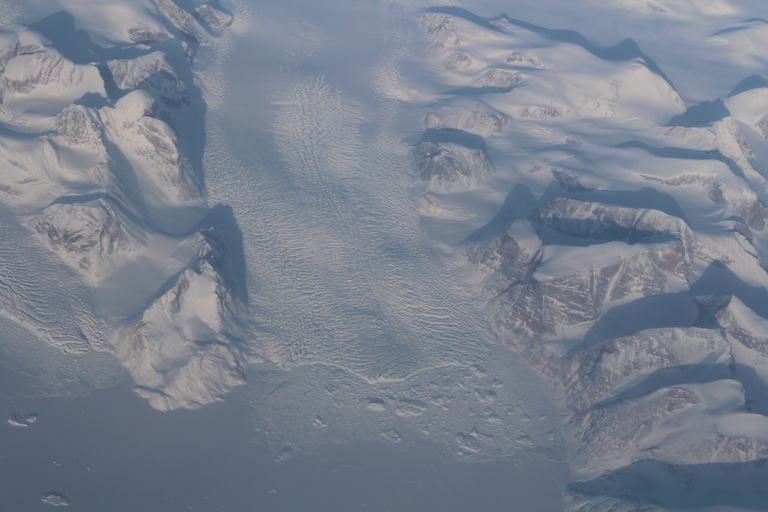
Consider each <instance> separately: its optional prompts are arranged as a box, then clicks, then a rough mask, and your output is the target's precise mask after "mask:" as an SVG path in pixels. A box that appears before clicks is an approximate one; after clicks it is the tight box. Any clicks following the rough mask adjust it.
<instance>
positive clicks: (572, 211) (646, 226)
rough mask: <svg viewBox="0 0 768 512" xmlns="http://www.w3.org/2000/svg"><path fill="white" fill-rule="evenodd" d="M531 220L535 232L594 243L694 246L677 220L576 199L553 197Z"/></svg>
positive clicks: (686, 229) (691, 236) (659, 214)
mask: <svg viewBox="0 0 768 512" xmlns="http://www.w3.org/2000/svg"><path fill="white" fill-rule="evenodd" d="M531 221H532V222H533V224H534V226H536V227H537V228H539V229H546V230H549V231H551V232H553V233H558V234H561V235H565V236H569V237H574V238H581V239H591V240H593V241H595V242H597V241H618V240H622V241H626V242H627V243H629V244H636V243H643V242H654V241H664V240H677V241H679V242H681V243H683V244H685V245H686V246H688V247H692V246H694V245H695V243H696V239H695V236H694V234H693V231H691V229H690V228H689V227H688V225H687V224H686V223H685V222H684V221H683V220H682V219H679V218H677V217H672V216H671V215H667V214H665V213H662V212H660V211H658V210H639V209H635V208H624V207H618V206H607V205H602V204H598V203H590V202H587V201H579V200H577V199H566V198H557V199H553V200H552V201H550V202H548V203H547V204H545V205H544V206H542V207H540V208H538V209H537V210H536V211H535V212H534V213H533V214H532V215H531Z"/></svg>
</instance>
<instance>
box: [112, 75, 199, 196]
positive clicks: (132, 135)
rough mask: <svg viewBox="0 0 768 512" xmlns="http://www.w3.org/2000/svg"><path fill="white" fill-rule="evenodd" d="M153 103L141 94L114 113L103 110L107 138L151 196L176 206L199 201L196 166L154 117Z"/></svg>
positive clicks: (133, 95)
mask: <svg viewBox="0 0 768 512" xmlns="http://www.w3.org/2000/svg"><path fill="white" fill-rule="evenodd" d="M153 103H154V100H153V98H152V97H151V96H149V95H148V94H147V93H146V92H145V91H140V90H139V91H134V92H131V93H129V94H128V95H126V96H124V97H123V98H121V99H120V101H118V102H117V104H116V105H115V108H114V109H103V110H102V120H103V122H104V126H105V129H106V134H107V136H108V137H109V138H110V140H112V141H114V142H115V144H116V145H117V146H118V147H119V148H120V150H121V151H122V153H123V155H124V156H125V157H126V158H127V159H128V161H129V162H130V163H131V164H132V165H133V167H134V170H135V171H136V172H137V173H138V174H139V175H140V178H141V179H142V180H143V182H144V184H143V185H142V184H140V186H143V187H144V189H145V190H146V191H147V194H148V195H150V196H151V195H152V194H156V193H158V192H159V193H161V194H163V195H164V196H165V198H166V199H167V200H169V201H171V202H172V204H179V203H186V202H195V201H198V200H200V198H201V190H200V184H199V183H198V182H197V179H196V178H195V173H194V169H193V167H192V164H191V162H190V161H189V158H187V156H186V155H184V153H183V152H182V151H181V149H180V148H179V144H178V139H177V136H176V134H175V133H174V132H173V131H172V130H171V129H170V127H169V126H168V125H167V124H166V123H164V122H163V121H161V120H159V119H155V118H153V117H151V114H152V109H153ZM150 187H152V189H154V191H153V192H152V191H150Z"/></svg>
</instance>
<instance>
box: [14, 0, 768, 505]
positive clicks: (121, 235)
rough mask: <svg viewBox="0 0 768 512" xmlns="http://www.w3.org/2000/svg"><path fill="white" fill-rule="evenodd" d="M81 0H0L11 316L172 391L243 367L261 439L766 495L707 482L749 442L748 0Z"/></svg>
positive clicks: (754, 269)
mask: <svg viewBox="0 0 768 512" xmlns="http://www.w3.org/2000/svg"><path fill="white" fill-rule="evenodd" d="M330 3H332V2H329V4H330ZM85 4H88V2H80V1H78V0H56V1H55V2H50V1H48V0H46V2H43V1H42V0H34V1H31V2H29V3H28V4H25V5H10V4H9V5H6V4H5V3H2V2H0V16H2V17H3V18H2V20H1V21H2V27H0V28H1V29H2V32H1V33H0V48H2V49H0V123H1V124H0V216H1V217H2V220H3V222H2V223H0V225H1V227H0V233H2V239H1V240H0V254H1V255H2V256H3V257H2V258H0V304H1V309H2V311H0V313H1V314H2V316H3V318H4V319H8V320H10V321H11V322H12V323H13V324H14V325H16V326H19V328H20V329H24V330H25V331H26V332H28V333H30V335H31V336H32V337H34V338H35V339H37V340H38V341H39V343H40V344H44V345H45V346H47V347H51V346H52V347H56V348H57V349H59V350H61V351H62V352H63V353H67V354H93V353H100V354H109V355H110V357H112V358H114V359H115V360H117V361H119V363H120V365H122V366H123V367H124V368H125V369H126V370H127V372H128V373H129V374H130V376H131V378H132V380H133V383H134V389H135V391H136V392H137V393H138V394H139V395H140V396H141V397H144V398H146V399H147V400H148V402H149V404H150V405H151V406H152V407H155V408H156V409H160V410H164V411H165V410H172V409H179V408H198V407H201V406H203V405H205V404H208V403H210V402H214V401H217V400H222V399H224V398H225V396H226V395H227V393H228V392H229V391H230V390H231V389H232V388H234V387H235V386H242V385H246V380H247V379H246V375H247V374H248V372H249V371H252V372H253V374H254V375H256V379H255V380H254V382H251V383H248V386H250V387H249V393H250V395H249V396H250V397H251V398H252V400H251V405H252V406H253V408H254V409H255V411H256V415H255V419H254V421H255V428H256V430H257V431H258V432H259V434H260V435H261V436H263V437H264V438H266V439H267V440H268V441H269V442H270V443H271V444H272V445H273V446H274V447H275V448H276V449H277V450H278V456H277V459H278V461H279V462H285V461H286V460H288V459H289V458H290V457H291V456H292V455H293V454H295V453H299V452H301V451H302V450H307V451H309V450H311V449H313V447H316V446H318V445H322V444H326V443H340V442H343V441H348V440H350V439H377V440H379V441H381V442H384V443H386V444H389V445H392V446H410V445H411V444H410V443H416V442H422V441H424V440H428V441H430V442H433V443H435V444H436V446H439V447H440V448H441V449H443V450H444V451H445V452H446V453H447V454H448V455H449V456H450V457H451V458H452V459H453V460H458V461H466V462H474V461H487V460H492V459H494V458H506V457H515V456H518V455H519V454H521V453H522V454H526V456H531V457H540V458H542V459H544V460H547V461H548V462H552V463H564V462H566V461H567V463H568V464H569V466H570V469H571V479H572V481H571V483H570V485H569V486H568V488H567V489H566V490H565V494H564V500H565V501H564V507H565V508H566V509H568V510H579V511H587V510H590V511H603V510H605V511H609V510H611V511H620V510H627V511H629V510H667V509H668V510H677V509H684V508H690V509H702V510H703V509H707V507H709V506H710V504H709V503H707V499H705V498H701V497H697V493H699V491H701V490H702V489H704V490H707V492H709V493H710V494H711V495H712V496H715V495H717V498H716V499H713V501H712V506H713V507H715V506H722V507H725V508H723V509H722V510H726V509H728V507H732V508H733V507H747V508H750V507H751V508H752V509H755V507H754V506H753V505H754V503H755V502H756V501H758V500H757V498H756V497H754V496H751V495H749V493H748V492H747V493H746V496H745V497H739V498H727V497H723V496H720V494H718V493H720V492H721V491H723V493H725V492H726V491H727V490H728V489H729V488H730V487H732V486H733V485H737V483H734V481H735V480H737V479H735V478H731V477H729V476H727V475H731V474H732V473H728V472H739V473H740V474H741V475H743V481H744V482H746V483H744V482H742V483H741V484H738V485H741V487H738V489H741V490H745V489H748V488H749V486H750V485H752V484H753V483H754V482H756V481H759V478H760V477H761V476H763V473H761V472H760V471H762V470H760V467H761V466H762V465H763V463H764V462H765V460H767V459H768V419H767V418H768V398H766V396H768V395H767V394H766V391H768V306H767V304H768V302H767V301H766V300H767V299H768V271H766V268H765V266H764V263H763V261H764V259H765V257H766V254H767V253H766V251H768V235H766V233H768V227H767V226H766V224H767V221H768V208H767V207H766V204H768V203H767V201H768V167H766V166H765V164H764V163H763V162H765V161H766V159H768V79H766V78H765V77H764V75H765V72H764V67H765V59H764V57H763V55H765V51H766V50H768V37H766V34H765V31H766V25H767V24H766V22H765V21H764V20H763V19H762V18H760V17H759V16H761V13H762V11H763V10H765V8H764V7H761V6H760V5H757V4H755V3H753V2H750V1H748V0H738V1H737V0H733V1H728V0H719V1H717V2H707V3H706V5H705V4H704V3H701V2H698V3H696V2H690V1H686V0H658V1H654V2H646V1H644V0H643V1H631V0H611V1H597V0H595V1H591V0H590V1H587V2H580V3H578V4H579V5H576V4H577V3H575V2H566V1H562V0H547V1H544V2H539V3H538V4H537V5H525V6H523V5H520V3H519V2H518V4H515V3H514V2H513V4H512V5H509V6H501V5H496V2H492V1H490V0H489V1H487V2H480V1H477V2H469V1H468V2H462V3H461V5H462V6H463V7H460V6H458V4H457V5H451V6H446V5H439V4H436V3H434V2H420V1H416V0H414V1H404V0H402V1H394V2H375V4H376V5H375V6H363V7H358V8H355V9H349V10H345V9H346V6H341V5H336V4H334V5H333V6H330V5H329V6H324V7H323V8H324V9H325V8H326V7H327V8H328V9H329V11H328V12H325V11H323V12H318V11H315V10H313V9H312V8H308V9H307V11H306V12H304V11H301V10H295V12H294V11H290V10H291V6H288V5H286V6H281V5H276V4H275V5H271V6H270V5H262V6H253V5H250V3H249V2H245V1H237V2H231V3H228V2H223V4H219V2H217V1H212V2H209V3H203V4H201V3H200V2H181V1H178V2H176V1H173V0H141V1H138V2H130V3H129V2H122V1H120V0H110V1H107V2H101V3H99V4H98V5H85ZM323 4H325V3H323ZM465 7H466V8H465ZM523 7H525V9H523ZM504 9H509V10H507V11H506V13H504V12H503V10H504ZM289 11H290V12H289ZM595 12H600V13H601V14H600V15H599V16H592V15H591V14H590V13H595ZM115 13H118V14H115ZM382 13H385V14H384V15H382ZM374 18H375V19H374ZM649 27H661V28H659V29H658V30H659V31H660V33H663V35H664V37H667V38H671V39H670V41H669V42H664V41H662V42H659V41H658V39H659V38H658V37H655V36H654V37H651V36H650V35H648V34H649V31H648V28H649ZM673 27H676V28H673ZM623 31H627V33H628V34H629V36H630V37H631V38H630V37H625V35H624V34H623ZM678 33H679V34H680V35H679V37H678V36H677V35H676V34H678ZM662 39H663V38H662ZM668 45H677V48H676V50H677V51H675V50H674V49H671V48H670V47H668ZM30 354H32V355H30V356H29V357H30V358H32V357H34V350H33V349H30ZM724 475H725V476H724ZM729 486H730V487H729ZM721 494H722V493H721ZM726 494H727V493H726ZM755 496H756V495H755ZM686 500H688V501H687V502H686ZM686 503H688V505H686ZM711 510H720V509H716V508H712V509H711Z"/></svg>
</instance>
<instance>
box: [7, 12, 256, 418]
mask: <svg viewBox="0 0 768 512" xmlns="http://www.w3.org/2000/svg"><path fill="white" fill-rule="evenodd" d="M144 7H145V8H147V7H150V8H151V9H150V13H151V14H152V15H151V16H149V19H150V20H151V21H152V23H150V24H149V26H148V24H146V23H144V22H145V21H146V19H143V18H141V17H137V18H136V19H133V20H132V19H131V17H130V16H129V17H127V18H126V19H125V20H123V22H125V23H129V24H131V23H135V24H133V25H131V26H130V27H129V28H128V29H127V36H128V39H129V41H130V44H128V45H127V46H123V47H122V48H119V49H118V48H114V47H113V48H112V51H111V52H110V53H109V54H108V53H106V52H105V53H103V54H102V55H98V56H97V55H92V57H93V58H94V61H93V62H89V63H84V62H77V63H76V62H74V61H73V60H72V59H73V58H74V59H75V60H78V59H76V58H75V57H73V55H76V54H77V52H78V51H81V50H85V49H86V48H76V47H72V45H76V44H77V42H72V41H67V40H65V39H59V37H61V35H60V34H57V33H56V31H55V30H53V31H51V36H52V37H53V38H54V39H55V40H57V41H58V42H52V41H51V40H50V39H48V38H47V37H46V36H45V35H44V33H43V32H45V31H46V30H43V31H42V32H41V31H35V30H31V29H29V28H24V27H18V28H14V27H9V28H8V29H7V32H6V35H5V46H4V49H3V51H2V57H0V62H1V63H2V69H1V70H0V72H1V74H0V77H1V78H0V81H1V82H2V83H1V84H0V91H1V93H0V94H2V106H1V107H0V108H1V109H2V115H3V123H4V131H3V133H2V135H1V136H0V138H1V139H2V141H0V144H2V146H3V152H2V154H1V155H0V159H2V171H1V172H0V180H2V185H1V191H0V193H1V194H2V203H3V208H4V210H5V211H6V212H8V215H13V216H14V217H15V222H17V223H19V224H20V225H24V226H26V227H27V228H28V230H29V231H30V232H31V234H32V235H34V237H36V239H37V243H38V244H40V246H41V248H42V247H45V248H47V249H48V250H49V251H51V252H52V253H54V254H56V255H57V256H58V257H59V259H60V261H61V262H62V263H63V264H64V265H66V266H67V267H69V268H71V269H72V270H73V271H75V272H77V273H78V274H80V275H81V276H82V282H83V283H84V284H85V285H86V286H88V287H91V288H92V289H93V290H94V292H95V296H96V302H95V303H94V304H92V305H91V307H96V308H97V309H98V310H101V313H97V312H88V311H87V310H82V311H79V312H78V313H76V314H74V315H72V314H70V315H69V316H70V317H71V318H72V321H73V322H75V323H85V324H90V323H92V322H94V321H101V322H105V323H104V325H103V326H102V327H101V328H100V330H99V332H98V336H99V337H100V338H104V339H105V340H104V341H107V340H108V343H109V345H110V346H111V350H112V351H113V352H114V353H115V354H116V355H117V357H118V358H119V359H120V361H121V362H122V363H123V364H124V365H125V367H126V368H127V369H128V370H129V372H130V373H131V375H132V376H133V378H134V380H135V382H136V385H137V391H138V392H139V393H140V394H141V395H142V396H147V397H148V398H149V400H150V403H151V404H152V405H153V406H155V407H157V408H159V409H172V408H178V407H195V406H199V405H201V404H205V403H208V402H211V401H213V400H216V399H218V398H219V397H220V396H221V395H222V394H224V393H226V391H227V390H228V389H230V388H231V387H232V386H234V385H237V384H238V383H240V382H242V379H243V377H242V367H243V365H244V364H245V361H246V358H245V356H244V355H243V352H244V350H243V348H242V347H241V345H242V341H241V337H242V336H244V332H245V331H244V329H245V326H246V325H247V324H248V316H249V315H248V312H247V306H246V304H245V302H243V300H242V299H241V298H240V296H239V295H238V293H237V292H235V291H234V290H235V288H236V287H237V286H241V285H236V284H235V283H233V281H232V277H230V276H229V275H228V274H227V272H228V271H227V267H228V266H229V265H232V264H233V263H232V262H231V261H229V260H230V259H231V258H230V257H229V256H228V255H227V249H226V247H224V246H222V243H221V242H220V240H219V235H218V234H217V233H216V230H217V229H218V228H217V227H211V226H212V225H211V222H210V221H207V220H206V218H207V217H210V216H211V215H214V216H215V215H216V214H215V212H214V211H213V210H211V209H209V207H208V205H207V201H206V199H205V191H204V188H203V185H202V183H201V181H200V175H201V172H202V170H201V169H200V168H195V164H194V163H193V161H192V159H191V158H190V157H189V156H188V155H187V154H186V152H185V149H184V147H185V146H186V147H190V146H191V145H192V141H180V140H179V135H178V133H177V132H176V130H175V129H174V128H173V124H174V123H178V122H179V121H180V120H182V119H184V118H183V116H185V115H187V116H188V115H191V114H190V113H189V112H185V110H186V111H190V110H192V109H193V107H192V106H191V105H190V104H191V100H190V94H189V91H188V86H187V85H186V84H185V83H184V82H183V81H182V80H181V79H180V78H179V75H184V76H191V68H190V59H191V58H192V56H193V55H194V52H195V47H196V46H197V45H199V44H209V41H208V40H209V38H212V37H214V36H212V35H211V34H209V33H208V32H207V31H206V29H204V28H203V27H202V25H201V22H202V23H204V24H207V25H208V26H210V27H212V28H211V30H212V31H216V30H219V29H223V28H225V27H226V26H228V24H230V23H231V17H230V15H228V14H225V13H223V12H221V11H219V10H218V9H215V8H213V7H211V6H209V5H204V6H200V8H199V10H200V14H197V16H199V17H200V18H201V22H198V21H196V19H195V15H193V14H190V13H187V12H186V11H183V10H181V9H180V8H179V7H177V6H176V4H174V3H173V2H170V1H164V2H160V1H158V2H157V4H156V5H154V6H151V5H147V6H144ZM152 7H153V8H152ZM152 11H154V12H152ZM111 35H113V36H114V37H115V38H116V39H118V40H119V39H120V38H121V37H125V34H120V33H116V34H111ZM70 43H71V44H70ZM152 45H161V46H160V47H161V48H162V50H159V49H155V48H153V46H152ZM62 52H63V53H62ZM91 53H92V54H93V51H91ZM65 54H67V55H70V58H67V56H65ZM172 62H173V63H172ZM177 69H178V72H177ZM200 121H201V120H200ZM220 224H221V223H220V222H218V225H220ZM224 229H226V227H225V228H224ZM4 243H15V242H13V241H11V240H10V239H9V240H5V241H4ZM38 250H39V249H38ZM234 264H238V263H234ZM40 270H42V269H40ZM14 274H18V275H16V276H15V278H17V279H19V280H21V281H24V280H26V279H30V278H31V276H28V275H24V273H23V272H22V271H21V270H19V271H15V272H14ZM61 292H62V293H64V294H66V293H68V290H66V289H63V290H61ZM34 293H39V292H36V291H35V290H34V289H27V288H24V287H12V288H11V289H9V290H7V291H6V294H7V295H8V298H7V300H11V301H13V302H15V303H21V304H22V306H21V311H19V312H18V313H16V312H13V311H8V312H7V313H8V314H11V315H13V316H14V318H15V320H16V321H19V322H22V323H23V324H24V325H26V326H27V327H28V328H29V329H31V330H40V329H43V328H44V329H45V330H46V331H52V332H54V333H55V332H57V331H60V330H61V329H62V326H63V325H65V324H66V322H62V323H61V324H62V325H57V322H50V321H44V319H43V318H39V315H38V314H37V313H36V311H35V310H34V308H32V309H26V308H25V306H23V304H24V302H25V301H26V300H27V296H28V295H29V294H34ZM120 294H128V295H130V297H122V298H121V297H119V295H120ZM108 296H109V297H113V299H112V300H105V298H106V297H108ZM37 299H38V300H43V301H44V300H45V299H44V298H40V297H37ZM29 300H31V297H30V298H29ZM53 314H58V315H67V313H66V311H65V310H56V311H55V312H53ZM78 329H79V330H80V331H81V332H82V334H81V337H82V342H81V343H80V345H77V349H78V350H80V349H81V345H83V344H88V345H89V344H90V343H89V341H90V340H89V335H88V334H87V332H88V329H86V327H84V326H81V327H79V328H78ZM47 339H48V340H49V341H51V342H53V343H56V344H57V345H60V346H61V347H62V348H63V349H64V350H73V348H72V345H74V344H75V343H74V342H73V341H70V340H68V339H67V340H66V341H64V340H62V341H59V339H58V337H57V336H55V335H49V336H47ZM98 347H99V348H104V347H105V345H104V343H103V342H102V343H101V344H99V345H98Z"/></svg>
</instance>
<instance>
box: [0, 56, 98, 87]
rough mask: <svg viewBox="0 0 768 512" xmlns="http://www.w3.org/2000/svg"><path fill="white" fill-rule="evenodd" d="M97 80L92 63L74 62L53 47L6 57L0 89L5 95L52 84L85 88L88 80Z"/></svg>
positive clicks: (0, 79)
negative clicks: (7, 58) (8, 58)
mask: <svg viewBox="0 0 768 512" xmlns="http://www.w3.org/2000/svg"><path fill="white" fill-rule="evenodd" d="M99 83H101V76H100V75H99V71H98V70H97V69H96V67H95V66H91V65H78V64H74V63H72V62H70V61H68V60H67V59H65V58H64V57H62V56H61V55H60V54H59V53H58V52H57V51H56V50H54V49H52V48H46V49H45V50H44V51H37V52H33V53H22V54H19V55H18V56H15V57H14V58H12V59H10V60H8V62H7V63H6V64H5V67H4V72H3V75H2V76H0V91H1V92H2V94H3V97H4V98H5V97H7V96H9V95H21V94H29V93H30V92H32V91H34V90H36V89H39V88H42V87H51V86H55V87H56V89H57V90H58V91H70V90H73V89H81V88H82V89H86V90H87V89H88V88H89V85H90V84H99ZM102 87H103V85H102ZM84 92H85V91H84Z"/></svg>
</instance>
